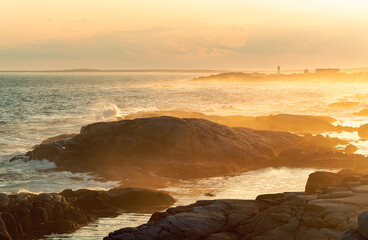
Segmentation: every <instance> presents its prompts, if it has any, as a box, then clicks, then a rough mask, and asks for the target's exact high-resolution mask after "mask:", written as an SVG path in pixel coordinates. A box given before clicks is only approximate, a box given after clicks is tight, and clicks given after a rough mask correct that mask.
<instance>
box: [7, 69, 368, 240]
mask: <svg viewBox="0 0 368 240" xmlns="http://www.w3.org/2000/svg"><path fill="white" fill-rule="evenodd" d="M200 75H209V73H208V74H206V73H201V74H198V73H0V192H4V193H13V192H22V191H29V192H35V193H39V192H60V191H62V190H64V189H65V188H72V189H79V188H91V189H103V190H107V189H110V188H113V187H116V186H117V185H118V183H117V182H102V181H99V180H98V179H95V178H92V177H91V176H90V175H89V174H88V173H70V172H67V171H63V172H55V171H52V169H53V168H55V167H56V166H55V164H54V163H52V162H49V161H47V160H42V161H31V162H27V163H24V162H20V161H15V162H11V163H9V162H8V160H9V159H10V158H11V157H12V156H14V155H16V154H20V153H24V152H26V151H29V150H30V149H31V148H32V147H33V146H34V145H36V144H39V143H40V142H41V141H42V140H44V139H46V138H48V137H52V136H55V135H59V134H64V133H77V132H78V131H79V130H80V128H81V127H82V126H83V125H86V124H89V123H92V122H96V121H113V120H115V119H116V118H119V117H124V116H125V115H127V114H131V113H137V112H142V111H153V110H185V111H197V112H203V113H206V114H216V115H233V114H237V115H245V116H258V115H269V114H278V113H290V114H309V115H327V116H331V117H335V118H336V119H337V120H338V122H337V123H336V124H342V125H346V126H355V127H356V126H360V125H361V124H364V123H367V122H368V118H367V117H358V116H356V115H354V114H353V113H354V112H358V111H360V110H362V109H363V108H364V107H365V106H366V103H367V102H368V84H362V83H359V84H358V83H357V84H355V83H333V84H331V83H308V82H303V83H300V82H299V83H297V82H288V83H285V82H258V83H255V82H250V83H239V82H227V83H220V82H207V83H205V82H194V81H191V79H192V78H194V77H198V76H200ZM337 101H358V102H360V103H359V104H358V105H357V106H356V107H352V108H332V107H329V106H328V105H329V104H330V103H333V102H337ZM326 134H330V136H336V137H341V138H344V139H347V140H349V141H351V143H353V144H354V145H357V146H358V147H359V151H358V152H359V153H362V154H368V142H367V141H363V140H360V139H359V137H358V135H357V133H345V132H342V133H339V134H336V133H332V134H331V133H326ZM313 171H314V169H288V168H281V169H264V170H259V171H254V172H248V173H244V174H241V175H238V176H233V177H231V176H227V177H220V178H210V179H203V180H200V181H183V182H181V183H180V184H178V185H177V186H173V187H170V188H168V189H164V190H165V191H168V192H169V193H170V194H171V195H173V196H174V197H175V198H176V199H177V203H176V204H188V203H191V202H195V201H196V200H198V199H213V198H254V197H255V196H256V195H258V194H261V193H271V192H282V191H302V190H303V189H304V185H305V182H306V179H307V176H308V174H309V173H311V172H313ZM270 179H272V181H270ZM46 180H47V181H46ZM290 182H293V184H292V185H290ZM206 193H211V194H213V195H215V196H213V197H210V196H207V195H208V194H207V195H206ZM148 218H149V215H146V214H122V215H121V216H119V217H117V218H104V219H100V220H98V221H97V222H95V223H93V224H90V225H88V226H86V227H83V228H82V229H80V230H78V231H77V232H75V233H72V234H63V235H52V236H47V237H46V238H47V239H89V240H92V239H101V237H102V236H105V235H107V233H108V232H109V231H113V230H116V229H119V228H121V227H127V226H137V225H139V224H142V223H144V222H146V221H147V220H148Z"/></svg>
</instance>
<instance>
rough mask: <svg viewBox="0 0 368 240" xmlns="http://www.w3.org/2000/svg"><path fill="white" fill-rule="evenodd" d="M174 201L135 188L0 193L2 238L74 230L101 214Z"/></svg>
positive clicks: (149, 209)
mask: <svg viewBox="0 0 368 240" xmlns="http://www.w3.org/2000/svg"><path fill="white" fill-rule="evenodd" d="M173 203H174V199H173V198H172V197H171V196H169V195H168V194H165V193H162V192H157V191H151V190H145V189H131V188H129V189H128V188H126V189H111V190H109V191H107V192H106V191H94V190H88V189H80V190H77V191H72V190H70V189H69V190H64V191H63V192H61V193H58V194H57V193H41V194H38V195H36V194H29V193H19V194H13V195H6V194H0V216H1V217H0V240H26V239H38V238H40V237H41V236H43V235H47V234H51V233H67V232H72V231H75V230H77V229H78V228H79V227H80V226H82V225H85V224H88V223H89V222H91V221H94V220H96V219H97V218H100V217H116V216H118V215H119V214H121V213H122V212H123V211H124V212H144V213H152V212H154V211H158V210H163V209H166V208H167V207H169V206H170V205H172V204H173Z"/></svg>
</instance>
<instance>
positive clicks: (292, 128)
mask: <svg viewBox="0 0 368 240" xmlns="http://www.w3.org/2000/svg"><path fill="white" fill-rule="evenodd" d="M160 116H172V117H178V118H202V119H207V120H210V121H213V122H216V123H219V124H224V125H227V126H230V127H247V128H252V129H256V130H271V131H286V132H297V133H321V132H335V131H349V132H351V131H354V130H356V129H354V128H351V127H343V126H340V125H338V126H334V125H333V124H332V123H333V122H336V121H337V120H336V119H334V118H332V117H327V116H310V115H293V114H277V115H269V116H258V117H249V116H241V115H231V116H218V115H206V114H203V113H199V112H186V111H151V112H139V113H135V114H130V115H127V116H126V117H125V118H124V119H135V118H148V117H160Z"/></svg>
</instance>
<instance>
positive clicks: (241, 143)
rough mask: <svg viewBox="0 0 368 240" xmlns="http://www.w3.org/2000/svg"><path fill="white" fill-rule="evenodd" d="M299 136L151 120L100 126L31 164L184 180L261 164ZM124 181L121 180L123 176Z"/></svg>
mask: <svg viewBox="0 0 368 240" xmlns="http://www.w3.org/2000/svg"><path fill="white" fill-rule="evenodd" d="M303 141H304V138H302V137H299V136H297V135H294V134H291V133H285V132H272V131H259V130H253V129H248V128H231V127H227V126H224V125H220V124H216V123H214V122H210V121H207V120H203V119H179V118H174V117H153V118H143V119H134V120H122V121H117V122H99V123H94V124H90V125H88V126H85V127H82V129H81V131H80V133H79V134H77V135H75V136H73V137H71V138H68V139H64V140H59V141H57V142H47V143H44V144H41V145H39V146H37V147H36V148H35V149H34V150H33V151H31V152H29V153H28V154H27V155H28V156H29V158H30V159H31V160H40V159H48V160H50V161H53V162H55V163H56V164H57V166H58V167H59V168H65V169H68V170H73V171H93V172H95V173H102V174H103V175H104V177H107V178H109V177H110V178H114V177H115V179H116V178H118V179H121V178H123V177H124V176H125V175H126V174H130V173H131V172H135V171H137V169H144V170H149V171H150V172H154V173H155V174H156V175H159V176H164V177H171V178H176V179H178V178H179V179H185V178H192V177H209V176H216V175H222V174H226V173H233V172H237V171H241V170H246V169H248V168H250V167H257V166H258V167H259V166H263V165H264V164H265V162H267V161H268V160H270V159H272V158H273V157H275V155H277V154H278V153H279V152H280V151H282V150H285V149H288V148H291V147H295V146H296V145H297V144H300V143H302V142H303ZM125 178H126V177H125Z"/></svg>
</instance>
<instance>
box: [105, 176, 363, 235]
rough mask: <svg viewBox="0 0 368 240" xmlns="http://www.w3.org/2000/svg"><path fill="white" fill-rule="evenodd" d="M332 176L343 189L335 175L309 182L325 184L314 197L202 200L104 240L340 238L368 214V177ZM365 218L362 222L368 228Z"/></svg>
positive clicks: (284, 195) (295, 194) (156, 215)
mask: <svg viewBox="0 0 368 240" xmlns="http://www.w3.org/2000/svg"><path fill="white" fill-rule="evenodd" d="M331 174H332V175H334V176H335V177H337V178H339V179H340V181H339V184H336V179H334V180H332V181H330V179H331V175H328V174H325V173H323V174H322V173H314V174H311V176H310V180H308V182H310V181H313V182H315V180H316V176H318V178H319V179H320V181H323V184H321V188H320V189H317V187H316V188H315V189H314V191H311V193H304V192H289V193H278V194H266V195H259V196H258V197H257V198H256V199H255V200H208V201H198V202H196V203H194V204H191V205H188V206H179V207H175V208H169V209H168V210H166V211H165V212H157V213H154V214H153V215H152V217H151V219H150V220H149V222H148V223H147V224H144V225H141V226H139V227H136V228H123V229H120V230H117V231H115V232H112V233H110V234H109V236H107V237H105V238H104V239H105V240H125V239H134V240H141V239H142V240H143V239H145V240H150V239H152V240H153V239H160V240H164V239H170V240H171V239H193V240H194V239H230V240H238V239H239V240H240V239H242V240H245V239H249V240H260V239H262V240H268V239H269V240H285V239H286V240H287V239H290V240H294V239H295V240H304V239H305V240H312V239H314V240H317V239H338V238H339V237H340V235H341V234H342V233H343V232H344V231H345V230H346V229H349V228H357V227H358V222H357V217H358V215H359V214H360V213H361V212H362V211H366V210H367V209H368V206H367V202H366V199H367V197H368V185H367V184H368V176H366V175H361V174H357V173H355V172H353V171H346V170H345V171H342V172H340V173H331ZM329 181H330V182H331V184H332V185H331V186H329V185H328V184H326V183H328V182H329ZM314 186H316V184H314ZM312 192H313V193H312ZM362 219H365V217H363V218H361V221H359V222H364V223H365V220H362ZM365 224H366V223H365ZM358 229H360V228H358ZM362 231H366V229H365V228H364V230H362ZM346 239H348V238H346ZM354 239H355V238H354Z"/></svg>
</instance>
